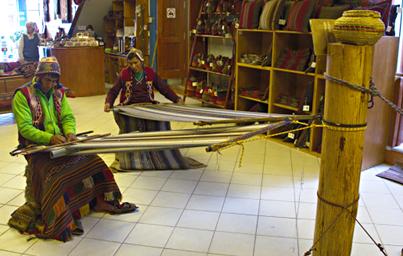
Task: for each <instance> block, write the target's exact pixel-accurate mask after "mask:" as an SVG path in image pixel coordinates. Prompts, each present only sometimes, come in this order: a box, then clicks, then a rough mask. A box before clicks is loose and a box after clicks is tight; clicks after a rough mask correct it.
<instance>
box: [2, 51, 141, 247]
mask: <svg viewBox="0 0 403 256" xmlns="http://www.w3.org/2000/svg"><path fill="white" fill-rule="evenodd" d="M59 77H60V67H59V64H58V62H57V60H56V58H54V57H50V58H43V59H41V61H40V62H39V65H38V68H37V70H36V73H35V78H34V79H33V81H32V82H31V83H28V84H25V85H23V86H21V87H20V88H18V89H17V91H16V93H15V95H14V98H13V113H14V116H15V120H16V122H17V126H18V133H19V134H18V135H19V136H18V137H19V138H18V139H19V147H20V148H23V147H27V146H29V145H31V144H41V145H49V144H50V145H55V144H61V143H64V142H69V141H74V140H76V136H75V133H76V123H75V118H74V116H73V113H72V111H71V108H70V106H69V104H68V102H67V99H66V96H65V93H64V87H63V86H62V85H61V84H60V83H59ZM26 158H27V161H28V165H27V168H26V177H27V187H26V191H25V192H26V193H25V194H26V203H25V204H24V205H23V206H21V207H19V208H18V209H17V210H16V211H15V212H14V213H13V214H12V215H11V219H10V220H9V223H8V224H9V225H10V226H11V227H14V228H16V229H18V230H19V231H20V232H22V233H29V234H34V235H36V236H38V237H41V238H51V239H57V240H61V241H68V240H70V239H72V235H81V234H82V233H83V229H82V225H81V222H80V219H81V218H82V217H84V216H85V215H87V214H88V213H89V212H90V211H91V210H93V211H104V212H108V213H111V214H117V213H128V212H133V211H135V210H136V209H137V207H136V205H134V204H131V203H120V200H121V198H122V195H121V193H120V191H119V188H118V186H117V184H116V182H115V180H114V177H113V174H112V172H111V171H110V169H109V168H108V167H107V166H106V164H105V163H104V162H103V161H102V159H101V158H99V157H98V156H97V155H86V156H64V157H60V158H57V159H50V156H49V154H48V153H35V154H31V155H28V156H26Z"/></svg>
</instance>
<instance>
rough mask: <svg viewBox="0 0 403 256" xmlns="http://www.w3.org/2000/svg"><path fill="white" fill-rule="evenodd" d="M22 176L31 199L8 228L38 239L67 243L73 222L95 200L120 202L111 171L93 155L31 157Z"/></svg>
mask: <svg viewBox="0 0 403 256" xmlns="http://www.w3.org/2000/svg"><path fill="white" fill-rule="evenodd" d="M26 176H27V191H29V192H30V193H31V196H27V202H26V203H25V204H24V205H23V206H21V207H19V208H18V209H17V210H16V211H15V212H14V213H13V214H12V215H11V219H10V220H9V225H10V226H11V227H14V228H16V229H18V230H19V231H20V232H22V233H29V234H34V235H36V236H37V237H40V238H50V239H57V240H61V241H68V240H70V239H71V238H72V231H73V230H74V229H75V228H76V225H75V222H74V220H79V219H80V218H81V217H83V216H85V215H87V214H88V213H89V212H90V210H91V208H93V207H94V206H95V204H96V198H97V197H100V198H103V199H104V200H105V201H106V202H109V203H114V202H117V201H120V200H121V193H120V191H119V188H118V186H117V184H116V182H115V180H114V178H113V174H112V172H111V171H110V169H109V167H108V166H106V164H105V163H104V161H103V160H102V159H101V158H99V157H98V156H97V155H85V156H65V157H60V158H57V159H50V158H49V156H48V154H44V153H40V154H34V155H31V156H30V157H29V158H28V167H27V171H26ZM29 198H31V200H30V199H29Z"/></svg>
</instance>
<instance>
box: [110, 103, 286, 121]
mask: <svg viewBox="0 0 403 256" xmlns="http://www.w3.org/2000/svg"><path fill="white" fill-rule="evenodd" d="M114 112H119V113H121V114H123V115H127V116H132V117H137V118H142V119H147V120H158V121H176V122H198V121H206V122H208V121H217V120H229V119H243V118H267V117H286V116H289V115H283V114H265V113H256V112H247V111H234V110H227V109H216V108H206V107H194V106H189V105H179V104H172V103H165V104H139V105H136V104H133V105H128V106H118V107H115V108H114Z"/></svg>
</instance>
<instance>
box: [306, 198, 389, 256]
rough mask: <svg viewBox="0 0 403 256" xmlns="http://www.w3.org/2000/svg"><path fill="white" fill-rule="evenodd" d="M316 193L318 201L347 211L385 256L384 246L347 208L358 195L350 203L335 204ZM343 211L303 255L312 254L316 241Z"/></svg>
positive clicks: (335, 220)
mask: <svg viewBox="0 0 403 256" xmlns="http://www.w3.org/2000/svg"><path fill="white" fill-rule="evenodd" d="M316 195H317V197H318V199H319V200H320V201H322V202H324V203H325V204H327V205H330V206H333V207H336V208H340V209H342V210H346V211H347V212H348V213H349V215H350V216H351V218H353V219H354V220H355V221H356V222H357V223H358V225H359V226H360V227H361V228H362V230H364V232H365V233H366V234H367V236H368V237H369V238H370V239H371V240H372V242H373V243H374V244H375V245H376V246H377V247H378V248H379V250H380V251H381V252H382V253H383V255H385V256H387V253H386V251H385V247H384V246H383V245H382V244H381V243H377V242H376V241H375V239H374V238H373V237H372V236H371V234H369V233H368V231H367V230H366V229H365V228H364V226H363V225H362V224H361V223H360V222H359V221H358V219H357V218H356V217H355V216H354V215H353V211H352V210H350V209H349V208H350V207H351V206H353V205H354V204H356V203H357V202H358V201H359V200H360V197H359V196H358V197H357V198H356V199H354V200H353V201H352V202H351V203H349V204H347V205H341V204H337V203H334V202H331V201H329V200H327V199H325V198H324V197H322V196H321V195H319V192H317V193H316ZM343 212H344V211H341V212H340V213H339V214H338V215H337V216H336V217H335V218H334V221H333V222H332V223H331V224H330V225H329V226H328V227H327V228H326V229H325V230H324V231H323V232H322V233H321V235H320V237H319V238H318V239H317V240H316V241H315V242H314V243H313V245H312V246H311V248H310V249H309V250H308V251H306V252H305V253H304V256H309V255H311V254H312V251H314V250H315V246H316V244H317V243H318V242H319V241H320V240H321V239H322V237H323V236H324V235H326V233H327V232H328V231H329V230H330V229H331V228H332V227H333V226H334V225H335V224H336V223H337V221H338V220H339V218H340V217H341V215H342V213H343Z"/></svg>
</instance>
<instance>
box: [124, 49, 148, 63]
mask: <svg viewBox="0 0 403 256" xmlns="http://www.w3.org/2000/svg"><path fill="white" fill-rule="evenodd" d="M133 54H134V56H136V57H137V58H138V59H139V60H140V61H141V62H144V57H143V52H142V51H141V50H139V49H137V48H131V49H130V51H129V53H128V54H127V57H128V58H129V57H130V59H131V58H132V56H133Z"/></svg>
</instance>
